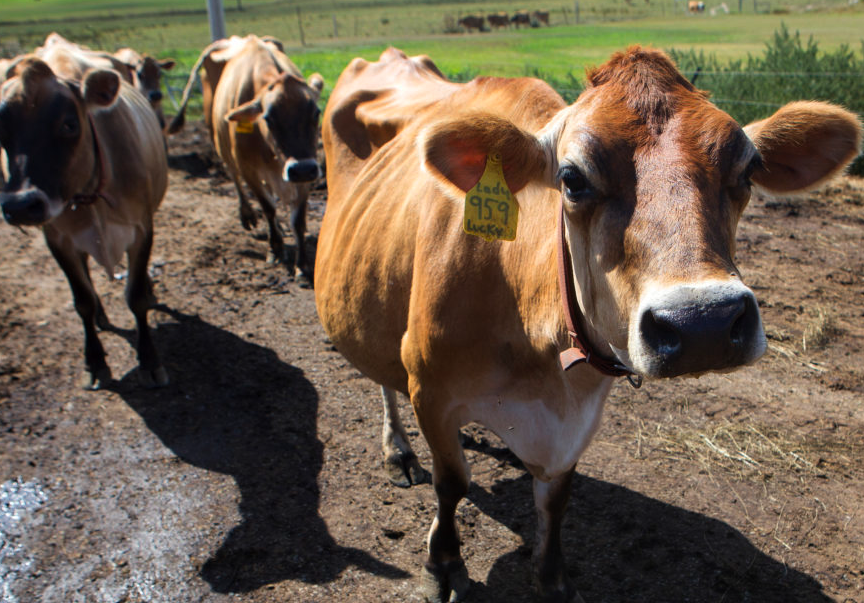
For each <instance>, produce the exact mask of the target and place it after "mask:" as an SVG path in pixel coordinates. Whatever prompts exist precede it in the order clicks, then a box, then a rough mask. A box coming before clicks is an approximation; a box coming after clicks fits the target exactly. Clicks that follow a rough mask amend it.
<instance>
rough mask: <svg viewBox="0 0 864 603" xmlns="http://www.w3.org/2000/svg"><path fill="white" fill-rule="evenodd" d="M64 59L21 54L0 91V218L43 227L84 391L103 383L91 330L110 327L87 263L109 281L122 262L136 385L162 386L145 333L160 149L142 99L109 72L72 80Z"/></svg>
mask: <svg viewBox="0 0 864 603" xmlns="http://www.w3.org/2000/svg"><path fill="white" fill-rule="evenodd" d="M71 59H72V60H70V57H68V56H66V57H63V53H62V52H60V53H58V54H56V55H54V57H53V59H52V62H51V63H48V62H46V61H43V60H41V59H39V58H37V57H36V56H34V55H28V56H25V57H23V58H21V59H19V60H18V61H17V62H16V63H15V64H14V65H13V66H12V67H11V68H10V70H9V72H8V79H7V80H6V81H5V82H4V83H3V85H2V88H0V145H2V147H3V151H4V152H5V154H6V157H7V160H6V162H5V166H4V171H5V173H6V183H5V185H4V186H3V191H2V193H0V205H2V211H3V217H4V218H5V219H6V221H7V222H8V223H10V224H13V225H18V226H41V227H42V230H43V232H44V234H45V241H46V242H47V244H48V247H49V249H50V250H51V253H52V254H53V255H54V257H55V259H56V260H57V263H58V264H60V267H61V268H62V269H63V272H64V273H65V274H66V277H67V279H68V280H69V285H70V286H71V288H72V294H73V297H74V299H75V309H76V310H77V311H78V314H79V315H80V316H81V320H82V321H83V323H84V359H85V363H86V367H87V374H86V378H85V384H86V385H87V386H88V387H91V388H96V387H99V386H100V385H102V384H104V383H105V382H106V381H107V380H109V379H110V378H111V372H110V370H109V368H108V365H107V364H106V362H105V351H104V350H103V348H102V344H101V343H100V341H99V337H98V336H97V333H96V326H97V324H98V325H99V326H100V327H103V328H105V327H107V326H110V323H108V319H107V318H106V316H105V312H104V310H103V309H102V304H101V303H100V301H99V298H98V296H97V295H96V292H95V290H94V288H93V284H92V282H91V280H90V273H89V269H88V266H87V260H88V256H89V257H92V258H93V259H94V260H96V262H97V263H98V264H99V265H101V266H102V267H103V268H104V269H105V270H106V271H108V273H109V274H112V273H113V269H114V267H115V266H116V265H117V263H118V262H119V261H120V259H121V257H122V256H123V254H124V253H125V254H126V256H127V259H128V281H127V286H126V301H127V303H128V305H129V308H130V310H132V313H133V314H134V315H135V320H136V323H137V327H138V360H139V363H140V366H139V378H140V380H141V382H142V383H143V384H144V385H148V386H153V385H164V384H166V383H167V382H168V377H167V374H166V372H165V369H164V368H163V367H162V365H161V364H160V362H159V359H158V357H157V355H156V350H155V348H154V346H153V341H152V339H151V336H150V330H149V328H148V326H147V310H148V309H149V307H150V304H151V301H152V286H151V283H150V278H149V276H148V274H147V262H148V259H149V256H150V248H151V245H152V243H153V214H154V212H155V211H156V209H157V207H158V206H159V204H160V202H161V201H162V197H163V195H164V194H165V188H166V186H167V182H168V167H167V160H166V156H165V142H164V139H163V137H162V132H161V129H160V128H159V124H158V123H157V121H156V117H155V115H154V114H153V111H152V110H151V109H150V106H149V105H148V104H147V101H146V100H145V99H144V98H143V97H142V96H141V95H140V94H139V93H138V92H137V91H136V90H135V89H134V88H133V87H132V86H131V85H129V84H127V83H126V82H124V81H123V80H121V78H120V76H119V75H118V73H117V72H116V71H114V70H113V69H102V68H90V69H86V70H85V71H84V73H83V75H82V76H81V78H80V79H78V78H77V76H76V74H77V72H78V70H79V68H80V64H79V63H78V61H77V60H75V58H74V57H71ZM67 70H68V71H67Z"/></svg>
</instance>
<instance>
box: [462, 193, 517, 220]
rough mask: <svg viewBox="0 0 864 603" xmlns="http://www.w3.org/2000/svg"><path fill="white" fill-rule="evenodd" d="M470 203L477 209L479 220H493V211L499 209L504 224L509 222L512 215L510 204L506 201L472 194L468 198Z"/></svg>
mask: <svg viewBox="0 0 864 603" xmlns="http://www.w3.org/2000/svg"><path fill="white" fill-rule="evenodd" d="M468 204H469V205H470V206H471V207H474V208H476V209H477V219H478V220H491V219H492V212H493V211H495V210H497V211H498V213H499V214H501V219H502V221H503V222H504V224H507V223H508V219H509V217H510V205H509V204H508V203H507V202H506V201H498V200H497V199H490V198H488V197H487V198H485V199H482V198H480V197H478V196H477V195H472V196H471V197H469V198H468Z"/></svg>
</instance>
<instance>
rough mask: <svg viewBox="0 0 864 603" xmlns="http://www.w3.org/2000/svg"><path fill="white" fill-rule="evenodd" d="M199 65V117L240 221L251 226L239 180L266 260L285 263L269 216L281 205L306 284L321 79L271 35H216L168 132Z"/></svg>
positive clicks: (178, 121)
mask: <svg viewBox="0 0 864 603" xmlns="http://www.w3.org/2000/svg"><path fill="white" fill-rule="evenodd" d="M202 67H203V70H204V71H203V74H202V76H201V84H202V89H203V97H204V98H203V100H204V119H205V121H206V122H207V126H208V128H209V129H210V134H211V136H212V139H213V145H214V146H215V147H216V152H217V153H218V154H219V157H220V158H221V159H222V161H223V162H224V163H225V168H226V169H227V171H228V173H229V174H230V176H231V178H232V179H233V180H234V185H235V186H236V187H237V194H238V196H239V197H240V221H241V223H242V224H243V227H244V228H246V229H247V230H249V229H251V228H253V227H254V226H255V225H256V224H257V218H256V215H255V212H254V210H253V209H252V208H251V207H250V205H249V202H248V201H247V199H246V195H245V193H244V191H243V183H244V182H245V184H246V185H247V186H248V187H249V188H250V189H251V190H252V193H253V194H254V195H255V198H257V199H258V202H259V203H260V204H261V209H262V210H263V212H264V216H265V217H266V218H267V224H268V226H269V230H270V233H269V237H270V257H269V259H270V260H271V261H286V263H287V258H286V253H285V248H284V243H283V239H282V231H281V229H280V227H279V224H278V223H277V221H276V206H277V205H278V203H279V202H282V203H284V204H285V205H287V206H288V207H289V208H290V211H291V220H290V224H291V232H292V233H293V235H294V241H295V245H296V253H295V258H294V265H293V268H292V269H296V270H297V271H299V276H300V278H301V279H303V280H304V281H306V282H308V283H309V284H311V283H312V279H313V276H312V264H311V262H310V261H309V256H308V254H307V253H306V247H305V244H304V237H305V233H306V203H307V200H308V198H309V191H310V189H311V187H312V183H313V182H314V181H315V180H316V179H317V178H318V177H319V176H320V175H321V168H320V166H319V165H318V161H317V159H316V154H317V153H316V152H317V144H318V117H319V114H320V111H319V109H318V97H319V96H320V93H321V88H323V86H324V80H323V79H322V78H321V76H320V75H318V74H314V75H312V76H311V77H310V78H309V82H306V80H304V79H303V76H302V75H301V74H300V70H299V69H298V68H297V66H296V65H294V63H293V62H291V60H290V59H289V58H288V57H287V56H286V55H285V54H284V53H283V52H282V45H281V43H279V42H278V41H277V40H274V39H273V38H259V37H257V36H254V35H249V36H246V37H245V38H240V37H237V36H232V37H231V38H229V39H225V40H218V41H216V42H214V43H213V44H211V45H210V46H208V47H207V48H205V49H204V51H203V52H202V53H201V56H200V57H199V58H198V61H197V62H196V63H195V66H194V67H193V69H192V73H191V74H190V76H189V81H188V83H187V85H186V88H185V90H184V91H183V100H182V103H181V106H180V112H179V113H178V115H177V116H176V117H175V118H174V120H173V122H172V123H171V125H170V126H169V129H168V130H169V132H170V133H174V132H177V131H179V130H180V128H182V126H183V119H184V114H185V111H186V105H187V103H188V102H189V96H190V94H191V90H192V84H193V82H194V80H195V77H196V76H197V74H198V71H199V69H201V68H202Z"/></svg>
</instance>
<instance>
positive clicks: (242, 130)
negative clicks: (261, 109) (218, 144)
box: [236, 121, 255, 134]
mask: <svg viewBox="0 0 864 603" xmlns="http://www.w3.org/2000/svg"><path fill="white" fill-rule="evenodd" d="M236 123H237V133H238V134H251V133H252V132H254V131H255V123H254V122H251V121H238V122H236Z"/></svg>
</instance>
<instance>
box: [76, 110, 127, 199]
mask: <svg viewBox="0 0 864 603" xmlns="http://www.w3.org/2000/svg"><path fill="white" fill-rule="evenodd" d="M87 122H88V123H89V124H90V133H91V135H92V136H93V154H94V155H95V156H96V169H97V170H98V175H97V174H95V173H94V174H93V176H92V177H91V178H90V182H92V181H93V180H96V182H97V184H96V189H95V190H94V191H93V192H90V193H77V194H75V195H72V204H73V206H74V205H90V204H92V203H95V202H96V201H98V200H99V199H102V200H104V201H105V202H106V203H107V204H108V205H109V206H111V207H116V206H117V203H116V202H115V201H114V199H113V198H112V197H111V196H110V195H109V194H108V193H106V192H105V186H106V184H107V182H108V168H107V165H106V163H105V152H104V150H103V148H102V144H101V143H100V141H99V133H98V132H97V130H96V124H95V123H93V116H92V115H91V114H90V113H87ZM88 184H89V182H88ZM88 188H89V187H88Z"/></svg>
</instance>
